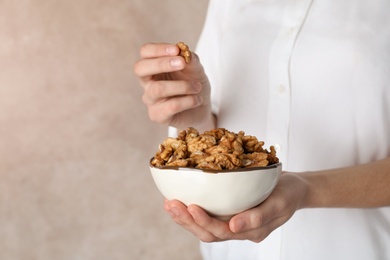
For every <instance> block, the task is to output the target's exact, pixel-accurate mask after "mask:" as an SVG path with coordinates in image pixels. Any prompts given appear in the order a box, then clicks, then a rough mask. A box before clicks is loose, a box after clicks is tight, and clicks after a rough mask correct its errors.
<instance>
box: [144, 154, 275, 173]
mask: <svg viewBox="0 0 390 260" xmlns="http://www.w3.org/2000/svg"><path fill="white" fill-rule="evenodd" d="M153 159H154V157H152V158H151V159H150V161H149V167H150V168H154V169H159V170H177V171H196V172H206V173H227V172H247V171H259V170H261V171H262V170H269V169H273V168H277V167H279V166H280V167H281V166H282V163H281V162H278V163H274V164H271V165H267V166H261V167H260V166H259V167H248V168H238V169H232V170H222V171H220V170H211V169H197V168H192V167H180V166H162V167H156V166H154V165H152V160H153Z"/></svg>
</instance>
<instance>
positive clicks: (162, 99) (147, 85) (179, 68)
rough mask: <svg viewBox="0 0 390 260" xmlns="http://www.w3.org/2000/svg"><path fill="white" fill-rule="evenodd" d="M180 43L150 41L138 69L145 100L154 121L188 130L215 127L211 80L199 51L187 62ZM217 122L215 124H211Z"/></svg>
mask: <svg viewBox="0 0 390 260" xmlns="http://www.w3.org/2000/svg"><path fill="white" fill-rule="evenodd" d="M179 52H180V49H179V47H178V46H177V45H176V44H166V43H147V44H144V45H143V46H142V47H141V49H140V56H141V58H140V59H139V60H138V61H137V62H136V63H135V65H134V72H135V74H136V75H137V76H138V79H139V82H140V84H141V86H142V87H143V89H144V94H143V97H142V100H143V102H144V103H145V105H146V106H147V108H148V113H149V117H150V119H151V120H152V121H155V122H157V123H160V124H165V125H169V126H173V127H176V128H178V129H185V128H187V127H189V126H192V127H196V128H197V129H198V130H201V131H202V130H208V128H212V127H214V126H215V125H214V123H213V117H212V114H211V103H210V83H209V80H208V78H207V76H206V74H205V72H204V70H203V66H202V65H201V63H200V61H199V57H198V56H197V55H196V54H195V53H193V52H192V53H191V61H190V62H189V63H188V64H187V63H186V62H185V60H184V58H183V57H181V56H178V55H179ZM210 123H213V125H210Z"/></svg>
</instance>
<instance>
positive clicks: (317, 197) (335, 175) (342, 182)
mask: <svg viewBox="0 0 390 260" xmlns="http://www.w3.org/2000/svg"><path fill="white" fill-rule="evenodd" d="M298 176H299V177H301V178H302V180H303V181H305V182H307V184H308V190H307V194H306V201H305V202H304V203H303V205H302V207H305V208H317V207H322V208H323V207H325V208H326V207H343V208H373V207H384V206H390V157H388V158H386V159H384V160H380V161H376V162H372V163H368V164H362V165H357V166H353V167H348V168H340V169H333V170H324V171H318V172H307V173H300V174H298Z"/></svg>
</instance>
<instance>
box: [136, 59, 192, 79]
mask: <svg viewBox="0 0 390 260" xmlns="http://www.w3.org/2000/svg"><path fill="white" fill-rule="evenodd" d="M184 67H185V60H184V58H183V57H180V56H175V57H156V58H150V59H140V60H138V61H137V62H136V63H135V64H134V72H135V74H136V75H137V76H138V77H140V78H143V77H147V76H152V75H157V74H161V73H166V72H174V71H179V70H182V69H184Z"/></svg>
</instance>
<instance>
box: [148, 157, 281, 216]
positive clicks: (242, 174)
mask: <svg viewBox="0 0 390 260" xmlns="http://www.w3.org/2000/svg"><path fill="white" fill-rule="evenodd" d="M150 171H151V173H152V176H153V179H154V182H155V183H156V186H157V188H158V189H159V190H160V192H161V193H162V195H163V196H164V197H165V198H167V199H168V200H173V199H176V200H179V201H181V202H183V203H184V204H185V205H186V206H188V205H191V204H196V205H198V206H200V207H202V208H203V209H204V210H205V211H206V212H208V213H209V214H210V215H212V216H215V217H217V218H219V219H222V220H228V219H230V218H231V217H232V216H233V215H235V214H237V213H240V212H242V211H245V210H247V209H250V208H253V207H255V206H257V205H259V204H260V203H261V202H263V201H264V200H265V199H266V198H267V197H268V196H269V195H270V194H271V192H272V191H273V189H274V188H275V186H276V183H277V182H278V180H279V176H280V174H281V172H282V164H281V163H278V164H274V165H270V166H266V167H256V168H242V169H238V170H230V171H227V170H224V171H223V172H215V171H214V172H211V171H208V172H207V171H205V170H199V169H194V168H179V167H165V168H156V167H153V166H152V165H151V166H150Z"/></svg>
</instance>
